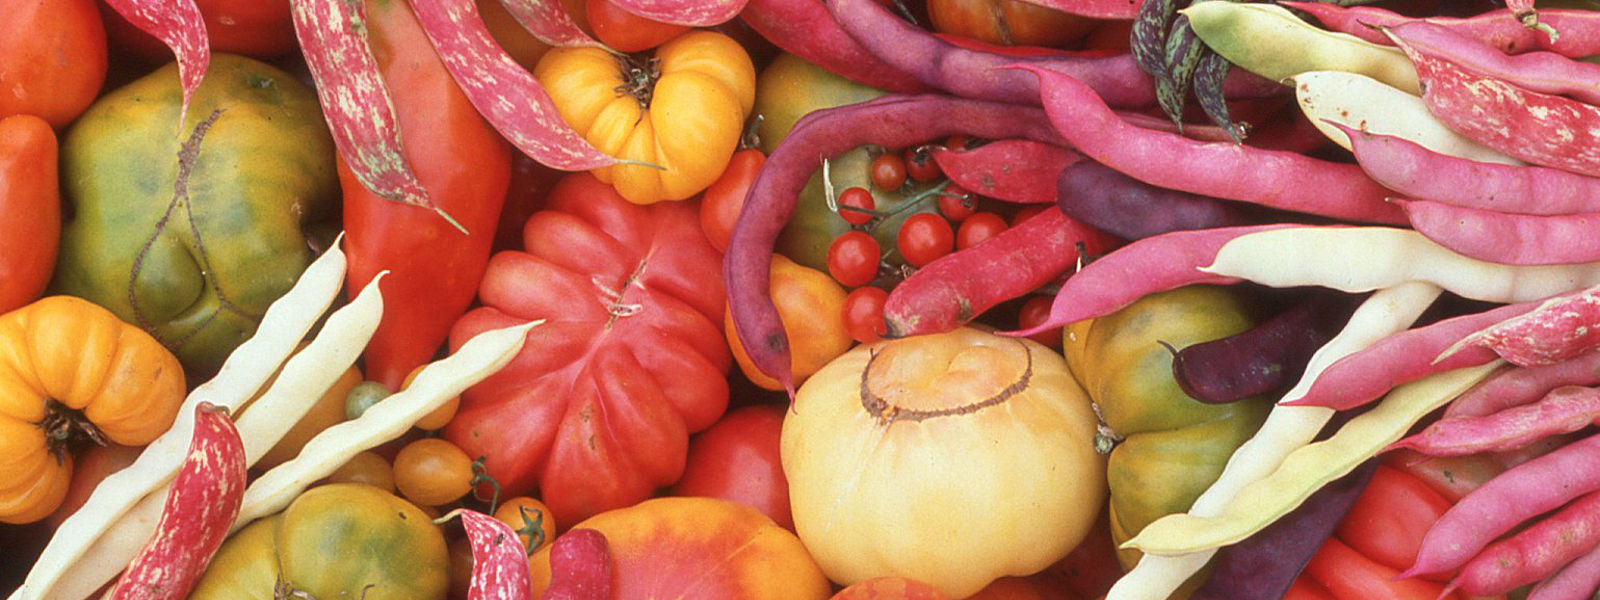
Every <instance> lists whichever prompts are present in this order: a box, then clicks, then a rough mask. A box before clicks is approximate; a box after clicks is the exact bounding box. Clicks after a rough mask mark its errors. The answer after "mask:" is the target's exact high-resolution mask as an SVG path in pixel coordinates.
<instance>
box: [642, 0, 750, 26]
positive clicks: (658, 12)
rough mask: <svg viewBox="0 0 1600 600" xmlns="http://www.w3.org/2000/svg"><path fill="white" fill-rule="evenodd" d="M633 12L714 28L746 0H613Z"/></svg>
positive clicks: (663, 21)
mask: <svg viewBox="0 0 1600 600" xmlns="http://www.w3.org/2000/svg"><path fill="white" fill-rule="evenodd" d="M612 1H613V2H616V4H617V6H619V7H621V8H622V9H623V10H626V11H628V12H630V13H633V14H635V15H638V16H641V17H644V18H646V19H650V20H652V21H660V22H662V23H672V24H674V25H685V26H688V27H713V26H716V25H721V24H723V23H726V22H728V21H729V20H731V19H733V18H734V17H737V16H739V11H740V10H742V9H743V8H744V5H745V3H746V2H747V1H748V0H612Z"/></svg>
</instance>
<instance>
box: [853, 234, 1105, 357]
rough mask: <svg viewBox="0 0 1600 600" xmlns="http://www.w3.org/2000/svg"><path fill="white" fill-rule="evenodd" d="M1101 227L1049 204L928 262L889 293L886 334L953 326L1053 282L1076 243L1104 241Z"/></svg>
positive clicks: (1071, 259) (1073, 258) (1070, 261)
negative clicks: (985, 238) (983, 238)
mask: <svg viewBox="0 0 1600 600" xmlns="http://www.w3.org/2000/svg"><path fill="white" fill-rule="evenodd" d="M1097 237H1103V234H1101V233H1100V232H1098V231H1095V230H1093V229H1091V228H1089V227H1088V226H1086V225H1084V224H1082V223H1079V222H1077V221H1074V220H1073V219H1072V217H1068V216H1066V215H1064V214H1062V213H1061V211H1059V210H1051V209H1048V208H1047V209H1045V210H1044V212H1041V213H1039V215H1037V216H1035V217H1033V218H1031V219H1028V220H1026V221H1023V222H1022V223H1020V224H1018V225H1017V226H1016V227H1012V228H1010V229H1006V230H1005V231H1002V232H1000V233H999V234H998V235H996V236H995V237H994V238H992V239H990V240H988V241H986V242H984V243H981V244H978V245H976V246H973V247H971V248H966V249H964V250H960V251H957V252H954V253H951V254H948V255H945V256H942V257H939V258H938V259H935V260H934V261H933V262H931V263H928V264H927V265H926V266H923V267H922V268H921V269H918V270H917V272H915V273H913V274H912V275H911V276H910V277H907V278H906V280H905V281H902V282H900V284H899V285H896V286H895V287H894V289H893V290H891V291H890V292H889V299H888V300H886V301H884V305H883V318H884V322H885V324H886V333H885V334H884V337H890V338H897V337H905V336H911V335H922V334H926V333H943V332H946V331H950V330H952V329H955V328H957V327H960V326H961V325H963V324H965V323H966V322H967V321H971V320H972V319H973V318H974V317H977V316H978V315H981V314H983V312H984V311H986V310H989V309H990V308H992V307H994V306H995V305H996V304H999V303H1001V302H1004V301H1006V300H1010V299H1012V298H1020V297H1022V296H1024V295H1026V294H1027V293H1028V292H1031V291H1033V290H1035V289H1037V288H1038V287H1039V286H1042V285H1044V284H1047V283H1050V282H1051V281H1054V280H1055V279H1056V278H1058V277H1060V276H1061V275H1062V274H1063V273H1066V272H1067V271H1068V270H1069V269H1071V268H1072V266H1073V265H1074V264H1076V263H1077V261H1078V253H1077V250H1076V248H1077V246H1078V244H1084V245H1087V246H1103V245H1104V243H1103V242H1099V241H1096V239H1095V238H1097Z"/></svg>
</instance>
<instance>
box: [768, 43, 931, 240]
mask: <svg viewBox="0 0 1600 600" xmlns="http://www.w3.org/2000/svg"><path fill="white" fill-rule="evenodd" d="M885 93H886V92H884V91H883V90H879V89H875V88H871V87H867V86H864V85H861V84H859V83H856V82H853V81H850V80H848V79H845V78H843V77H840V76H838V75H834V74H832V73H829V72H828V71H826V70H824V69H822V68H821V67H818V66H816V65H814V64H811V63H809V62H806V61H805V59H802V58H800V57H798V56H795V55H793V54H780V55H778V57H777V58H776V59H773V61H772V64H771V65H768V66H767V68H766V69H765V70H763V71H761V77H760V79H759V80H758V81H757V84H756V113H757V114H760V115H761V123H760V124H759V125H758V126H757V127H756V132H757V134H758V135H759V136H760V138H761V149H762V150H763V151H766V152H767V153H769V154H770V153H771V152H772V149H773V148H776V147H777V145H778V142H781V141H783V138H784V137H785V136H787V135H788V134H789V130H790V129H791V128H793V127H794V124H795V122H796V121H798V120H800V117H803V116H805V115H806V114H808V113H811V112H813V111H818V110H822V109H824V108H832V107H835V106H843V105H845V104H855V103H857V102H864V101H866V100H871V99H873V98H877V97H879V96H882V95H884V94H885ZM882 152H884V150H883V149H881V148H877V147H871V148H869V147H865V146H863V147H861V148H857V149H855V150H851V151H849V152H845V153H844V154H841V155H839V156H836V157H834V158H832V159H829V161H828V174H829V176H830V178H831V179H832V182H833V190H834V193H835V194H841V193H843V192H844V191H845V190H847V189H850V188H853V187H860V188H866V189H868V190H870V191H871V193H872V198H873V207H874V209H875V210H878V211H880V212H884V213H893V216H891V217H888V218H886V219H884V220H883V221H881V222H879V223H877V224H875V225H873V226H872V229H871V230H870V233H871V234H872V236H873V237H874V238H876V239H877V240H878V245H879V247H881V248H893V247H895V239H896V233H897V232H898V231H899V229H900V224H901V223H903V222H905V220H906V218H907V217H910V216H911V215H913V214H916V213H919V212H934V211H937V210H938V206H937V204H936V203H935V202H934V201H933V200H932V198H928V199H925V200H923V203H922V204H921V205H920V206H915V207H907V206H905V203H906V201H907V199H909V198H911V197H912V196H914V195H915V194H917V193H918V192H923V191H926V190H927V189H928V186H927V185H926V184H914V185H906V186H903V187H902V188H900V189H898V190H886V189H882V188H879V187H877V186H874V185H872V161H873V158H874V156H876V155H877V154H880V153H882ZM902 209H903V212H897V211H902ZM851 227H852V224H851V223H849V222H847V221H846V220H845V218H844V217H841V216H840V215H839V214H838V213H835V212H834V211H833V210H832V209H830V208H828V198H827V195H826V190H825V189H824V186H823V185H822V172H821V171H820V170H819V171H818V172H817V173H815V174H813V175H812V176H811V179H810V180H809V181H807V182H806V186H805V189H803V190H801V192H800V196H799V199H798V201H797V202H796V203H795V208H794V214H792V215H791V216H790V217H789V224H788V225H786V226H785V227H784V228H783V234H782V235H781V236H780V237H779V238H778V243H777V250H778V252H780V253H782V254H783V255H784V256H787V257H789V258H791V259H793V260H794V261H795V262H797V263H800V264H802V265H805V266H807V267H811V268H813V269H827V268H828V246H829V245H831V244H832V243H833V240H834V239H836V238H838V237H839V235H840V234H842V233H844V232H846V231H850V229H851ZM886 260H887V261H888V262H889V264H891V265H895V266H898V265H901V264H904V260H903V259H902V258H901V257H900V255H899V253H890V255H889V256H888V257H887V259H886Z"/></svg>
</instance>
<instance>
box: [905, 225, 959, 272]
mask: <svg viewBox="0 0 1600 600" xmlns="http://www.w3.org/2000/svg"><path fill="white" fill-rule="evenodd" d="M896 243H897V246H898V247H899V248H900V255H901V256H903V257H905V259H906V264H909V265H911V266H913V267H921V266H923V265H926V264H928V263H931V262H933V261H934V260H935V259H937V258H939V257H941V256H944V255H946V254H949V253H950V249H951V248H953V247H955V244H956V232H955V230H953V229H951V228H950V222H949V221H946V220H944V217H942V216H939V215H937V214H934V213H917V214H914V215H911V216H910V217H907V218H906V222H905V223H904V224H902V225H901V226H900V234H899V236H898V239H897V242H896Z"/></svg>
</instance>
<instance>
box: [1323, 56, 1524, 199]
mask: <svg viewBox="0 0 1600 600" xmlns="http://www.w3.org/2000/svg"><path fill="white" fill-rule="evenodd" d="M1294 84H1295V86H1294V94H1295V101H1296V102H1298V103H1299V105H1300V110H1301V112H1303V113H1304V114H1305V116H1306V118H1307V119H1308V120H1310V121H1311V123H1312V125H1315V126H1316V128H1317V130H1318V131H1321V132H1322V134H1323V135H1325V136H1327V137H1328V139H1330V140H1333V142H1334V143H1335V144H1338V145H1339V146H1341V147H1343V148H1344V149H1345V150H1352V149H1353V145H1352V142H1351V140H1350V133H1349V130H1360V131H1366V132H1369V133H1373V134H1386V135H1393V136H1397V137H1400V138H1402V139H1405V140H1409V141H1411V142H1414V143H1416V144H1419V145H1421V146H1422V147H1424V148H1427V149H1429V150H1432V151H1434V152H1438V153H1440V154H1444V155H1448V156H1457V157H1461V158H1464V159H1468V160H1473V161H1479V162H1485V163H1500V164H1505V165H1525V164H1527V163H1524V162H1522V161H1520V160H1517V159H1515V158H1512V157H1510V156H1507V155H1506V154H1505V153H1504V152H1501V151H1499V150H1495V149H1493V148H1490V147H1488V146H1485V145H1483V144H1479V143H1477V142H1475V141H1472V139H1471V138H1468V137H1467V136H1464V135H1461V134H1459V133H1456V132H1454V131H1451V130H1450V128H1449V127H1445V125H1444V123H1441V122H1440V121H1439V119H1437V118H1435V117H1434V116H1433V113H1430V112H1428V105H1427V104H1426V103H1424V102H1423V101H1422V99H1421V98H1418V97H1416V96H1413V95H1411V94H1407V93H1405V92H1402V91H1400V90H1397V89H1395V88H1392V87H1389V86H1387V85H1384V84H1383V82H1380V81H1378V80H1376V79H1373V78H1371V77H1367V76H1366V75H1360V74H1357V73H1345V72H1343V71H1312V72H1309V73H1301V74H1299V75H1295V76H1294ZM1363 166H1365V165H1363ZM1430 175H1431V173H1430ZM1379 183H1383V182H1382V181H1379ZM1450 183H1451V184H1452V185H1453V184H1455V183H1456V182H1453V181H1452V182H1450Z"/></svg>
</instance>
